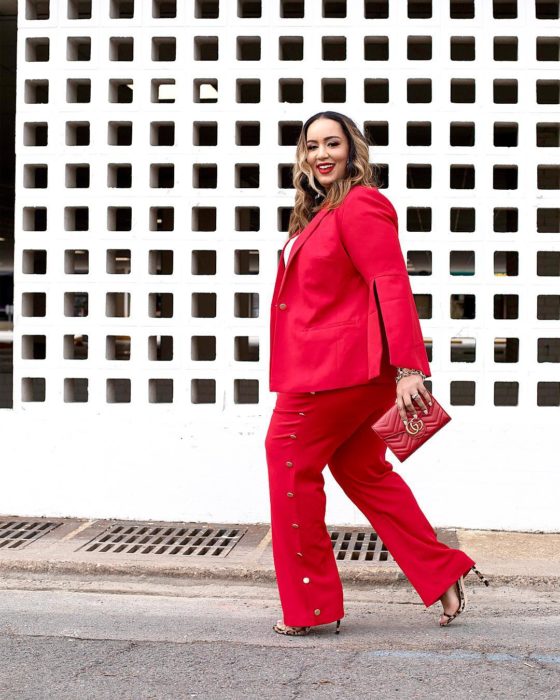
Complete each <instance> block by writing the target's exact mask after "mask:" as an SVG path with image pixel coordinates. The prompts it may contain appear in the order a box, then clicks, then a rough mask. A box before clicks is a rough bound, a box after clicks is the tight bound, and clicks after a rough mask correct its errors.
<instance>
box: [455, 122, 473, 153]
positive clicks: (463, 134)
mask: <svg viewBox="0 0 560 700" xmlns="http://www.w3.org/2000/svg"><path fill="white" fill-rule="evenodd" d="M475 135H476V126H475V124H474V122H451V124H450V125H449V145H450V146H453V147H454V148H471V147H472V146H474V145H475Z"/></svg>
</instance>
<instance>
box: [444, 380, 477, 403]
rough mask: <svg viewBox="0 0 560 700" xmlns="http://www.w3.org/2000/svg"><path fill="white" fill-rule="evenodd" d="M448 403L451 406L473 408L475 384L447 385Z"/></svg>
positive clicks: (452, 383)
mask: <svg viewBox="0 0 560 700" xmlns="http://www.w3.org/2000/svg"><path fill="white" fill-rule="evenodd" d="M449 395H450V396H449V402H450V404H451V405H452V406H474V405H475V398H476V382H470V381H454V382H451V383H450V385H449Z"/></svg>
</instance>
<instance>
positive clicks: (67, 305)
mask: <svg viewBox="0 0 560 700" xmlns="http://www.w3.org/2000/svg"><path fill="white" fill-rule="evenodd" d="M64 315H65V316H87V315H88V292H65V293H64Z"/></svg>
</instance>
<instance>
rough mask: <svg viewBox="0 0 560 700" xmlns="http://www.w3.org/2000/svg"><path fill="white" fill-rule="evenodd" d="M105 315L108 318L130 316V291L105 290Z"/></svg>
mask: <svg viewBox="0 0 560 700" xmlns="http://www.w3.org/2000/svg"><path fill="white" fill-rule="evenodd" d="M105 316H107V317H108V318H128V317H129V316H130V292H107V293H106V295H105Z"/></svg>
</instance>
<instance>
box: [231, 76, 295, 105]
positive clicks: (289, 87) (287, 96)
mask: <svg viewBox="0 0 560 700" xmlns="http://www.w3.org/2000/svg"><path fill="white" fill-rule="evenodd" d="M238 101H239V100H238ZM278 101H279V102H289V103H294V104H295V103H300V102H303V80H301V79H299V78H281V79H280V80H279V81H278Z"/></svg>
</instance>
